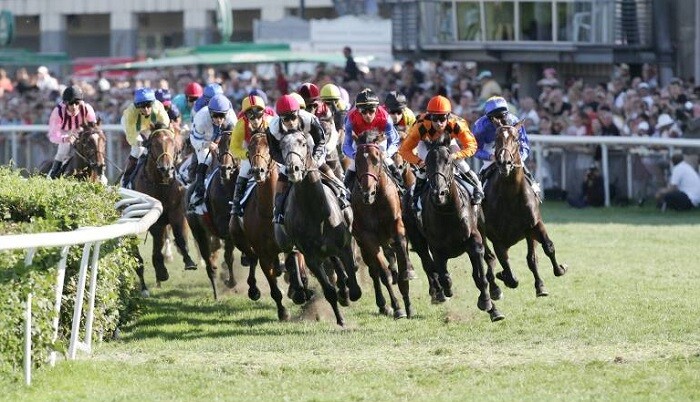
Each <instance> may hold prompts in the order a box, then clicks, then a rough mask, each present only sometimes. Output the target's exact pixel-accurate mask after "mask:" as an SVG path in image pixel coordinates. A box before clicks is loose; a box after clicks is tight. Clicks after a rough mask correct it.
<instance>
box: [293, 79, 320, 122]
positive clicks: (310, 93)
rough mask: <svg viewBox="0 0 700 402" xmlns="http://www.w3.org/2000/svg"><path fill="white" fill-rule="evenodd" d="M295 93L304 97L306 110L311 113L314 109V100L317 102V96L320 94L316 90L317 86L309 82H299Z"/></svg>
mask: <svg viewBox="0 0 700 402" xmlns="http://www.w3.org/2000/svg"><path fill="white" fill-rule="evenodd" d="M297 93H298V94H299V95H301V97H302V98H304V104H305V105H306V107H305V109H306V111H307V112H309V113H311V114H313V113H314V110H316V106H317V105H316V102H318V100H319V96H320V95H321V93H320V91H319V90H318V86H316V84H312V83H310V82H305V83H303V84H301V86H300V87H299V89H298V90H297Z"/></svg>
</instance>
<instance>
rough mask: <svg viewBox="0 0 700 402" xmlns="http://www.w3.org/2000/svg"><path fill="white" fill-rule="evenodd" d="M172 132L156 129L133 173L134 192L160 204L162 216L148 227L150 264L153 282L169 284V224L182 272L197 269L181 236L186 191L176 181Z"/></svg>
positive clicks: (185, 241) (143, 287) (165, 129)
mask: <svg viewBox="0 0 700 402" xmlns="http://www.w3.org/2000/svg"><path fill="white" fill-rule="evenodd" d="M173 137H174V136H173V134H172V131H170V130H169V129H167V128H165V127H163V126H162V125H160V124H159V125H157V126H156V128H155V129H154V130H153V131H152V132H151V135H150V137H149V138H148V140H147V141H146V142H145V144H144V145H145V146H146V149H147V150H148V155H147V156H146V161H145V163H144V164H143V166H142V167H141V168H139V169H138V171H137V172H136V176H135V177H134V180H133V187H134V190H136V191H139V192H142V193H144V194H147V195H150V196H151V197H153V198H155V199H157V200H158V201H160V202H161V204H163V213H162V214H161V216H160V218H158V220H157V221H156V222H155V223H154V224H153V225H151V227H150V228H149V229H148V232H149V233H150V234H151V236H153V252H152V262H153V267H154V268H155V270H156V280H157V281H158V284H159V285H160V282H165V281H167V280H168V278H169V275H168V269H167V268H166V267H165V262H164V257H163V252H162V250H163V243H164V241H165V228H166V226H167V225H168V224H169V225H170V226H171V227H172V230H173V234H174V235H175V244H176V246H177V248H178V250H179V251H180V254H181V255H182V256H183V262H184V263H185V269H187V270H191V269H197V264H196V263H195V262H194V261H193V260H192V258H191V257H190V255H189V251H188V247H187V239H186V237H185V236H184V234H183V231H184V226H185V188H184V187H183V186H182V184H181V183H180V182H179V181H178V180H176V179H175V155H176V154H177V151H178V150H177V148H176V146H175V140H174V139H173ZM139 279H140V280H141V289H142V290H146V289H147V288H146V284H145V282H144V280H143V271H141V272H140V275H139Z"/></svg>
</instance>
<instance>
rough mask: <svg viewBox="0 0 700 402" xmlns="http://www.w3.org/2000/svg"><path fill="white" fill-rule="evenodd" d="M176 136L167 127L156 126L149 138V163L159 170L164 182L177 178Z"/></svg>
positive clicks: (167, 182)
mask: <svg viewBox="0 0 700 402" xmlns="http://www.w3.org/2000/svg"><path fill="white" fill-rule="evenodd" d="M176 153H177V147H176V146H175V137H174V134H173V132H172V131H171V130H170V129H169V128H167V127H161V128H158V127H156V129H155V130H153V131H152V132H151V135H150V136H149V138H148V159H149V161H148V164H149V166H150V167H151V168H152V169H155V170H157V172H158V175H159V176H160V179H161V183H162V184H169V183H171V182H172V181H173V180H174V179H175V155H176Z"/></svg>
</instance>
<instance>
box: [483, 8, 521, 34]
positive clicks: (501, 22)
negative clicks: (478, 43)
mask: <svg viewBox="0 0 700 402" xmlns="http://www.w3.org/2000/svg"><path fill="white" fill-rule="evenodd" d="M484 16H485V18H486V40H494V41H510V40H514V39H515V35H514V32H513V23H514V21H515V4H514V3H513V2H512V1H496V2H484Z"/></svg>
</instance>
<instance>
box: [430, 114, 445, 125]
mask: <svg viewBox="0 0 700 402" xmlns="http://www.w3.org/2000/svg"><path fill="white" fill-rule="evenodd" d="M430 120H432V121H434V122H436V123H444V122H446V121H447V115H446V114H434V115H431V116H430Z"/></svg>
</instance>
